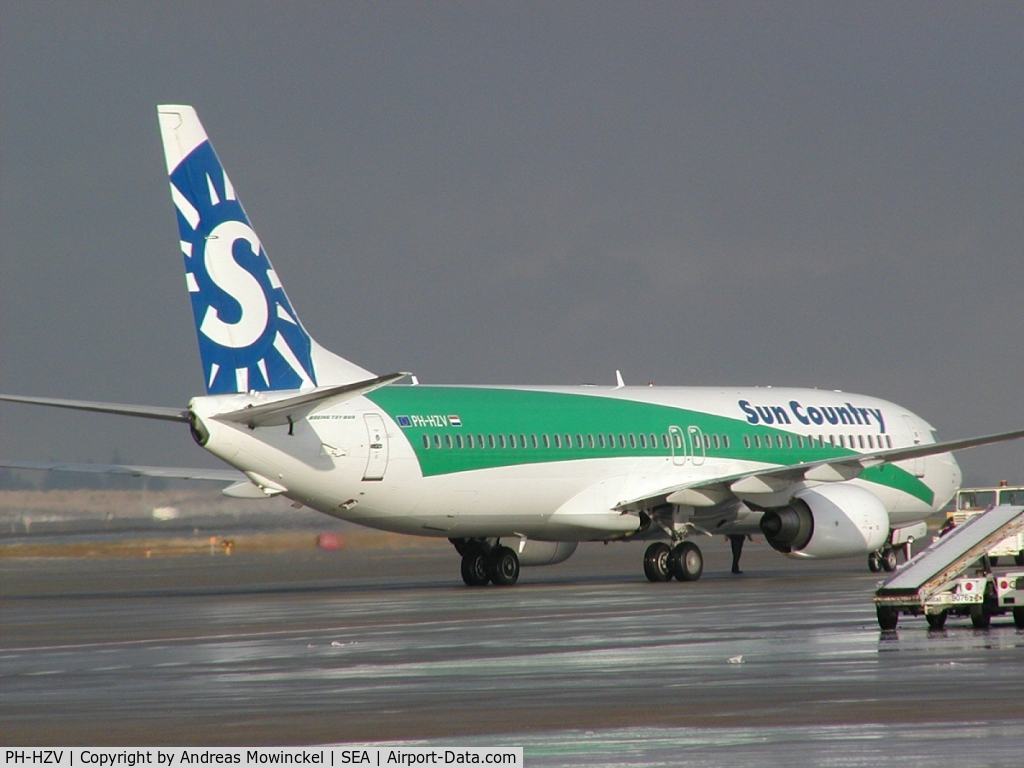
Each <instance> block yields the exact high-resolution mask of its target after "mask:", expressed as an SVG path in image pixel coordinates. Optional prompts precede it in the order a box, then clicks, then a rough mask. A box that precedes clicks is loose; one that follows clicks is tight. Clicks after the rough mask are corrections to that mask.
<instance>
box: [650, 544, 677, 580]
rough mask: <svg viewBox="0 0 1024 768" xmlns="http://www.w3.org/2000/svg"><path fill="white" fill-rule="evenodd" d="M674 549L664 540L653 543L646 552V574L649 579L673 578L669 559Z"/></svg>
mask: <svg viewBox="0 0 1024 768" xmlns="http://www.w3.org/2000/svg"><path fill="white" fill-rule="evenodd" d="M671 556H672V550H671V549H670V548H669V546H668V544H666V543H665V542H663V541H657V542H655V543H654V544H651V546H649V547H648V548H647V551H646V552H644V576H646V577H647V580H648V581H653V582H658V581H668V580H669V579H671V578H672V570H671V569H670V568H669V560H670V559H671Z"/></svg>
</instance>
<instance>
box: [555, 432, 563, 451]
mask: <svg viewBox="0 0 1024 768" xmlns="http://www.w3.org/2000/svg"><path fill="white" fill-rule="evenodd" d="M561 447H562V436H561V435H558V434H556V435H555V448H561Z"/></svg>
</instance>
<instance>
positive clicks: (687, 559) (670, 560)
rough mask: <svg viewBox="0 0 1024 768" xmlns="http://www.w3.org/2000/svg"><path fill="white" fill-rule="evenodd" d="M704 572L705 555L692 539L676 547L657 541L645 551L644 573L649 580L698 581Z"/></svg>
mask: <svg viewBox="0 0 1024 768" xmlns="http://www.w3.org/2000/svg"><path fill="white" fill-rule="evenodd" d="M703 572H704V556H703V555H702V554H701V552H700V548H699V547H698V546H697V545H696V544H694V543H693V542H692V541H683V542H681V543H679V544H676V545H675V546H674V547H669V545H668V544H665V543H664V542H662V541H657V542H655V543H654V544H651V546H649V547H648V548H647V551H646V552H645V553H644V575H645V576H646V577H647V580H648V581H653V582H658V581H671V580H672V579H673V578H676V579H678V580H679V581H697V579H699V578H700V575H701V574H702V573H703Z"/></svg>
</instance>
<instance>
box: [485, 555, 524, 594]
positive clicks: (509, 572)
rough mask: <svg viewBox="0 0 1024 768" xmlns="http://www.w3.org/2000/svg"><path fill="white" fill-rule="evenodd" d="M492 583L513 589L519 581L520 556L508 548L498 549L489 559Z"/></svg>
mask: <svg viewBox="0 0 1024 768" xmlns="http://www.w3.org/2000/svg"><path fill="white" fill-rule="evenodd" d="M488 561H489V565H490V569H489V570H490V574H489V575H490V577H491V581H493V582H494V583H495V584H497V585H498V586H499V587H511V586H512V585H513V584H515V583H516V582H517V581H519V555H517V554H516V553H515V552H514V551H513V550H511V549H509V548H508V547H497V548H495V550H494V551H493V552H491V556H490V557H489V558H488Z"/></svg>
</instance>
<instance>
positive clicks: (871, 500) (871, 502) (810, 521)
mask: <svg viewBox="0 0 1024 768" xmlns="http://www.w3.org/2000/svg"><path fill="white" fill-rule="evenodd" d="M761 532H762V533H763V534H764V536H765V538H766V539H767V540H768V543H769V544H771V546H772V547H773V548H774V549H776V550H778V551H779V552H782V553H784V554H787V555H793V556H796V557H808V558H816V557H847V556H848V555H863V554H867V553H869V552H875V551H876V550H878V549H880V548H881V547H882V545H883V544H885V541H886V538H887V537H888V535H889V513H888V512H887V511H886V509H885V506H884V505H883V504H882V502H881V500H880V499H879V498H878V497H877V496H875V495H874V494H873V493H871V492H870V491H868V490H865V489H864V488H861V487H859V486H856V485H851V484H850V483H835V484H831V485H819V486H816V487H814V488H807V489H804V490H802V491H800V492H798V493H797V494H796V495H794V496H793V499H792V500H791V501H790V503H789V504H788V505H787V506H785V507H775V508H771V509H766V510H765V512H764V516H763V517H762V518H761Z"/></svg>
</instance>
